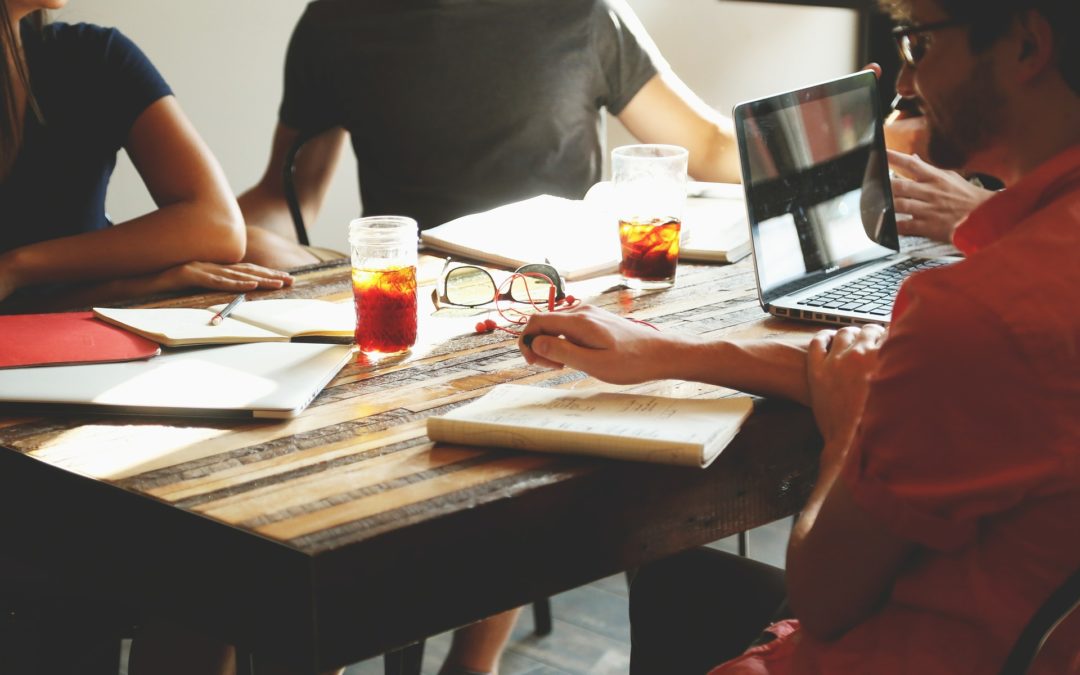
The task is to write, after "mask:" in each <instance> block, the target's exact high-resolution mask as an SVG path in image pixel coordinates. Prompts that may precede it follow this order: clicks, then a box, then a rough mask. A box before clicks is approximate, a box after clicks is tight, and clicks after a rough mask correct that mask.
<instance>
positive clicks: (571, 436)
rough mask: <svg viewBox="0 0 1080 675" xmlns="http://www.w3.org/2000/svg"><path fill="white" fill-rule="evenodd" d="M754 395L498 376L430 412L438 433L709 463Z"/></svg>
mask: <svg viewBox="0 0 1080 675" xmlns="http://www.w3.org/2000/svg"><path fill="white" fill-rule="evenodd" d="M753 407H754V404H753V399H751V398H750V397H748V396H734V397H729V398H719V399H698V398H693V399H683V398H671V397H664V396H647V395H640V394H624V393H609V392H595V391H594V392H589V391H567V390H562V389H544V388H540V387H528V386H521V385H516V384H501V385H498V386H496V387H495V388H493V389H492V390H491V391H490V392H488V393H487V394H485V395H484V396H482V397H480V398H478V399H476V400H475V401H472V402H471V403H469V404H467V405H464V406H462V407H460V408H456V409H454V410H452V411H450V412H448V413H446V414H445V415H439V416H436V417H429V418H428V420H427V434H428V437H429V438H431V440H433V441H441V442H447V443H457V444H461V445H479V446H493V447H505V448H513V449H516V450H536V451H541V452H558V453H568V454H583V455H596V456H599V457H609V458H614V459H625V460H632V461H638V462H656V463H660V464H674V465H679V466H695V467H706V466H708V465H709V464H711V463H712V461H713V460H714V459H716V457H717V456H718V455H719V454H720V452H721V451H722V450H723V449H724V447H726V446H727V444H728V443H730V442H731V440H732V439H733V438H734V437H735V435H736V434H737V433H738V431H739V427H740V426H741V425H742V423H743V421H744V420H745V419H746V418H747V417H748V416H749V415H750V413H751V411H752V410H753Z"/></svg>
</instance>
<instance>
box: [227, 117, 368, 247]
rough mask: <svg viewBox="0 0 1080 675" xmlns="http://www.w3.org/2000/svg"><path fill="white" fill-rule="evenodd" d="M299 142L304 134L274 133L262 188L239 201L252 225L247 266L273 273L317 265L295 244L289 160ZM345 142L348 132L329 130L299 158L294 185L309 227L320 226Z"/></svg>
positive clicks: (256, 187) (284, 129)
mask: <svg viewBox="0 0 1080 675" xmlns="http://www.w3.org/2000/svg"><path fill="white" fill-rule="evenodd" d="M299 137H300V132H299V131H297V130H295V129H290V128H289V127H286V126H284V125H281V124H279V125H278V126H277V128H276V129H275V130H274V139H273V143H272V145H271V149H270V161H269V162H268V164H267V167H266V171H265V172H264V173H263V176H262V178H261V179H260V180H259V182H258V183H256V184H255V185H254V186H253V187H252V188H251V189H249V190H248V191H247V192H245V193H243V194H242V195H240V198H239V200H238V201H239V202H240V210H241V211H242V212H243V214H244V220H245V221H246V222H247V225H248V239H249V243H248V251H247V255H246V256H245V257H244V260H245V261H248V262H254V263H257V264H260V265H267V266H269V267H291V266H294V265H295V264H303V263H305V262H312V261H311V260H307V259H306V258H303V256H304V255H305V254H304V253H303V252H302V249H300V247H299V246H298V244H297V242H296V228H295V227H294V226H293V221H292V215H291V214H290V213H289V205H288V202H287V201H286V200H285V181H284V177H283V176H284V170H285V158H286V155H287V154H288V152H289V150H290V149H291V148H292V147H293V145H294V144H295V143H296V141H297V139H298V138H299ZM346 138H347V134H346V133H345V130H344V129H341V128H333V129H330V130H328V131H325V132H323V133H322V134H320V135H318V136H316V137H314V138H312V139H311V140H309V141H308V142H307V143H305V144H304V147H303V148H302V149H301V150H300V152H299V153H298V154H297V155H296V162H295V164H294V165H293V184H294V186H295V188H296V196H297V199H298V201H299V203H300V212H301V214H302V215H303V217H304V222H305V223H307V224H311V223H313V222H315V218H316V217H317V216H318V214H319V210H320V209H321V208H322V204H323V200H324V198H325V197H326V191H327V190H328V189H329V187H330V182H331V179H332V178H333V175H334V171H335V169H336V168H337V165H338V161H339V160H340V158H341V152H342V150H343V148H344V147H345V140H346ZM253 228H259V230H253ZM297 255H300V256H301V259H297V258H296V257H295V256H297Z"/></svg>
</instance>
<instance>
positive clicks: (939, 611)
mask: <svg viewBox="0 0 1080 675" xmlns="http://www.w3.org/2000/svg"><path fill="white" fill-rule="evenodd" d="M954 240H955V243H956V245H957V247H958V248H960V249H961V250H962V251H963V252H964V253H965V255H966V256H967V259H966V260H964V261H962V262H960V263H957V264H955V265H951V266H949V267H946V268H939V269H935V270H931V271H927V272H924V273H922V274H918V275H916V276H914V277H912V278H911V279H910V280H909V281H908V282H907V283H906V284H904V286H903V288H902V289H901V293H900V297H899V298H898V299H897V302H896V312H895V314H894V321H893V324H892V327H891V329H890V332H889V336H888V339H887V340H886V342H885V344H884V346H883V347H882V349H881V353H880V355H879V371H878V372H877V373H876V375H875V376H874V378H873V380H872V383H871V389H870V394H869V398H868V401H867V406H866V410H865V412H864V415H863V418H862V421H861V424H860V429H859V432H858V435H857V437H856V439H855V441H854V445H853V447H852V449H851V452H850V454H849V456H848V458H847V460H846V464H845V467H844V470H843V473H842V480H844V481H845V483H846V485H847V487H848V488H849V490H850V491H851V493H852V495H853V497H854V499H855V501H856V503H857V504H858V505H859V506H860V507H861V508H862V509H864V510H865V512H866V513H867V514H869V515H870V516H872V517H873V518H875V519H877V520H879V521H880V522H881V524H882V526H884V527H886V528H888V529H889V530H890V531H891V532H892V533H893V534H894V535H896V536H898V537H902V538H904V539H907V540H909V541H911V542H913V543H914V544H915V545H916V546H917V549H916V551H917V552H916V554H915V558H914V560H913V564H911V565H909V566H907V567H905V569H904V571H903V572H902V573H901V574H900V576H899V577H897V579H896V581H895V584H894V586H893V588H892V592H891V594H890V596H889V598H888V600H887V601H886V602H885V604H884V605H883V606H882V607H881V609H879V610H878V611H877V612H875V613H874V614H873V615H871V616H870V617H868V618H867V619H865V620H864V621H863V622H862V623H860V624H858V625H857V626H855V627H854V628H852V629H851V630H849V631H848V632H847V633H846V634H844V635H843V636H842V637H841V638H839V639H838V640H836V641H834V642H830V643H822V642H819V641H817V640H815V639H813V638H812V637H810V636H809V635H805V634H803V632H802V631H800V630H798V622H785V624H784V625H782V626H778V627H776V628H778V629H779V631H778V632H781V633H784V635H783V636H782V637H781V638H779V639H777V640H774V641H773V642H771V643H769V644H767V645H764V646H763V647H759V648H757V649H755V650H751V652H748V653H747V654H744V655H743V656H742V657H739V658H738V659H735V660H734V661H730V662H728V663H727V664H725V665H724V666H721V667H720V668H717V669H716V670H714V671H713V673H714V675H721V674H723V675H733V674H737V673H772V674H779V673H800V674H801V673H875V674H878V675H891V674H899V673H911V674H913V675H914V674H918V675H935V674H939V673H940V674H942V675H944V674H946V673H948V674H949V675H958V674H963V673H997V672H998V671H999V670H1000V668H1001V666H1002V664H1003V662H1004V659H1005V656H1006V655H1007V654H1008V651H1009V649H1010V648H1011V647H1012V645H1013V643H1014V641H1015V640H1016V638H1017V636H1018V635H1019V633H1020V631H1021V629H1022V628H1023V626H1024V625H1025V624H1026V623H1027V621H1028V619H1029V618H1030V616H1031V615H1032V613H1034V611H1035V610H1036V608H1038V607H1039V605H1041V604H1042V602H1043V601H1044V600H1045V598H1046V597H1047V596H1049V595H1050V593H1051V592H1052V591H1053V590H1054V589H1056V588H1057V587H1058V586H1059V585H1061V584H1062V583H1063V582H1064V580H1065V578H1066V577H1068V576H1069V574H1070V573H1071V572H1072V571H1073V570H1075V569H1076V568H1077V567H1080V147H1074V148H1071V149H1069V150H1067V151H1065V152H1063V153H1061V154H1059V155H1058V156H1057V157H1055V158H1053V159H1052V160H1050V161H1049V162H1047V163H1045V164H1044V165H1042V166H1041V167H1039V168H1038V169H1036V170H1035V171H1034V172H1032V173H1031V174H1030V175H1028V176H1027V177H1025V178H1024V179H1023V180H1022V181H1021V182H1019V183H1018V184H1017V185H1016V186H1014V187H1011V188H1009V189H1008V190H1006V191H1005V192H1002V193H1001V194H999V195H997V196H995V197H994V198H993V199H991V200H989V201H987V202H986V203H985V204H984V205H983V206H981V207H980V208H978V209H976V210H975V211H974V212H972V214H971V215H970V216H969V217H968V218H967V220H966V221H965V222H964V223H963V224H962V225H961V226H960V227H959V228H958V229H957V231H956V235H955V237H954ZM1063 629H1064V630H1065V632H1066V635H1064V636H1062V635H1060V634H1055V637H1054V640H1053V641H1052V645H1050V644H1048V649H1049V653H1044V654H1043V655H1042V656H1040V658H1039V661H1038V663H1039V664H1040V668H1039V672H1042V673H1068V672H1078V673H1080V654H1078V652H1080V622H1076V621H1070V622H1068V623H1067V625H1064V626H1063Z"/></svg>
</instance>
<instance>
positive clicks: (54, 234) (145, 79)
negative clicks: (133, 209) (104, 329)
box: [0, 22, 172, 252]
mask: <svg viewBox="0 0 1080 675" xmlns="http://www.w3.org/2000/svg"><path fill="white" fill-rule="evenodd" d="M22 37H23V45H24V48H25V50H26V59H27V64H28V67H29V72H30V84H31V87H32V88H33V92H34V96H35V97H36V98H37V101H38V104H39V105H40V107H41V111H42V115H43V117H44V124H41V123H39V122H38V120H37V118H36V117H35V115H34V114H33V113H32V112H30V111H29V109H28V112H27V114H26V122H25V129H24V132H23V146H22V148H21V149H20V151H19V156H18V157H17V158H16V160H15V165H14V167H13V168H12V172H11V174H10V175H9V176H8V177H7V178H6V179H4V180H3V182H2V183H0V252H3V251H9V250H11V249H14V248H18V247H20V246H25V245H27V244H32V243H36V242H39V241H46V240H49V239H56V238H58V237H66V236H70V235H75V234H81V233H83V232H90V231H92V230H97V229H101V228H103V227H106V226H107V225H108V224H109V222H108V220H107V218H106V216H105V190H106V187H107V186H108V184H109V177H110V176H111V175H112V172H113V169H114V168H115V166H116V154H117V152H118V151H119V150H120V148H122V147H123V146H124V143H125V142H126V140H127V137H128V133H129V132H130V130H131V127H132V125H133V124H134V123H135V120H136V119H137V118H138V117H139V115H141V114H142V112H143V111H144V110H146V108H147V107H148V106H149V105H150V104H151V103H153V102H155V101H157V100H158V99H160V98H162V97H164V96H168V95H170V94H171V93H172V91H171V90H170V89H169V85H167V84H166V83H165V81H164V80H163V79H162V77H161V75H160V74H159V73H158V72H157V70H156V69H155V68H154V66H153V65H152V64H151V63H150V61H149V60H148V59H147V58H146V56H145V55H144V54H143V53H142V52H141V51H140V50H139V48H138V47H136V46H135V44H134V43H133V42H131V40H129V39H127V38H126V37H124V36H123V35H121V34H120V32H119V31H118V30H116V29H114V28H102V27H100V26H92V25H89V24H75V25H69V24H63V23H55V24H51V25H49V26H46V27H45V30H44V32H43V33H40V34H39V33H38V32H36V31H35V30H33V29H32V28H30V27H29V25H27V24H25V22H24V25H23V27H22Z"/></svg>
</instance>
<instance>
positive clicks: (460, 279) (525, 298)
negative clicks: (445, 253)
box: [431, 258, 566, 308]
mask: <svg viewBox="0 0 1080 675" xmlns="http://www.w3.org/2000/svg"><path fill="white" fill-rule="evenodd" d="M565 298H566V291H565V289H564V288H563V282H562V277H560V276H559V272H558V270H556V269H555V268H554V267H552V266H551V265H548V264H546V263H533V264H529V265H522V266H521V267H519V268H517V269H516V270H514V272H513V273H512V274H510V275H509V276H508V277H507V278H506V279H504V280H502V281H501V282H500V283H496V282H495V278H494V277H492V276H491V272H489V271H488V270H486V269H484V268H483V267H477V266H476V265H468V264H460V263H453V262H451V261H450V259H449V258H447V260H446V264H445V265H443V271H442V274H441V275H440V276H439V284H438V286H436V287H435V290H434V291H432V293H431V299H432V301H433V302H434V303H435V307H436V308H439V307H440V306H441V305H444V304H445V305H454V306H457V307H480V306H481V305H486V304H489V303H492V302H495V303H497V302H499V301H500V300H509V301H512V302H523V303H529V304H532V305H536V304H541V303H555V302H562V301H563V300H564V299H565Z"/></svg>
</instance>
